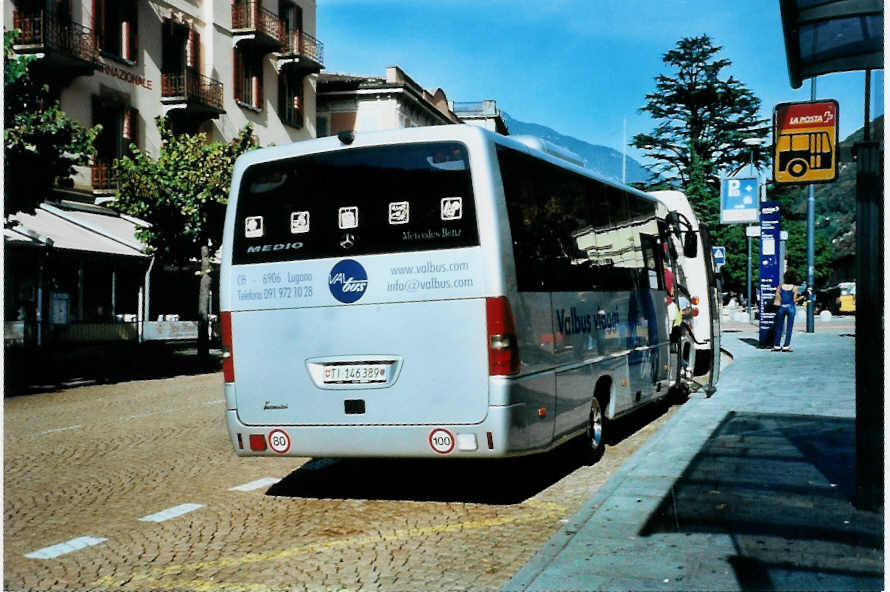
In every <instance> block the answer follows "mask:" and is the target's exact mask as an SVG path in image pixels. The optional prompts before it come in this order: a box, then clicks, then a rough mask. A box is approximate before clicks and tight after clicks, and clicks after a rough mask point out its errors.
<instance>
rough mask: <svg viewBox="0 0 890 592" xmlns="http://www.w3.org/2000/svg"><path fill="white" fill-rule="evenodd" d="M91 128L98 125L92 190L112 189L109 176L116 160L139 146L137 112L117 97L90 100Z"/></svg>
mask: <svg viewBox="0 0 890 592" xmlns="http://www.w3.org/2000/svg"><path fill="white" fill-rule="evenodd" d="M93 125H101V126H102V131H101V132H99V136H98V137H97V138H96V143H95V147H96V157H95V161H94V164H93V189H108V188H110V187H113V186H114V178H113V176H112V174H111V169H112V165H113V164H114V161H115V159H118V158H120V157H121V156H124V155H126V154H129V153H130V152H131V146H132V145H136V146H138V145H139V111H137V110H136V109H134V108H133V107H131V106H129V105H128V104H127V103H126V100H125V99H124V98H122V97H119V96H116V95H115V96H94V97H93Z"/></svg>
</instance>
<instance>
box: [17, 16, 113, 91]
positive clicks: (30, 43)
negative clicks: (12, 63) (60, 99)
mask: <svg viewBox="0 0 890 592" xmlns="http://www.w3.org/2000/svg"><path fill="white" fill-rule="evenodd" d="M13 27H15V28H16V29H18V30H19V31H21V33H20V34H19V36H18V38H17V39H16V43H15V45H14V46H13V50H14V51H15V52H16V53H18V54H31V55H39V56H40V57H41V58H42V59H40V60H38V61H37V62H36V63H35V64H34V65H33V66H32V68H33V69H34V70H35V72H36V73H37V74H38V76H40V77H42V78H51V79H52V80H53V81H56V82H59V81H61V82H63V83H65V86H67V84H68V83H70V82H71V80H73V79H74V78H76V77H77V76H84V75H89V74H92V73H93V72H94V71H95V70H96V68H98V63H99V44H98V40H97V38H96V35H95V34H94V33H93V30H92V29H89V28H87V27H84V26H83V25H81V24H78V23H74V22H70V21H60V20H56V19H54V18H51V17H50V16H49V15H47V14H46V13H44V12H42V11H41V12H40V13H38V14H31V15H27V14H19V13H18V11H16V13H15V15H14V17H13Z"/></svg>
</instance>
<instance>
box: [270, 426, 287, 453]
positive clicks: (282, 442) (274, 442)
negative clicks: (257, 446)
mask: <svg viewBox="0 0 890 592" xmlns="http://www.w3.org/2000/svg"><path fill="white" fill-rule="evenodd" d="M269 448H271V449H272V450H274V451H275V452H277V453H278V454H284V453H285V452H287V451H288V450H290V436H288V435H287V432H285V431H284V430H272V431H271V432H269Z"/></svg>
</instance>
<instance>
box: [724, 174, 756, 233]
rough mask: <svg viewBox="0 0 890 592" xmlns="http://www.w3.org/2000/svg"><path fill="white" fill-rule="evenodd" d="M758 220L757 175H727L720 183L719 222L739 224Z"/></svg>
mask: <svg viewBox="0 0 890 592" xmlns="http://www.w3.org/2000/svg"><path fill="white" fill-rule="evenodd" d="M758 220H760V191H759V183H758V180H757V177H727V178H724V179H721V183H720V223H721V224H740V223H748V222H757V221H758Z"/></svg>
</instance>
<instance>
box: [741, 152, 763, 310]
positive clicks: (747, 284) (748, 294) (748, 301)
mask: <svg viewBox="0 0 890 592" xmlns="http://www.w3.org/2000/svg"><path fill="white" fill-rule="evenodd" d="M763 143H764V140H763V138H745V139H744V140H742V144H744V145H745V146H748V148H750V149H751V174H752V175H757V177H758V181H759V179H760V175H759V174H757V171H756V169H755V167H754V151H755V150H757V147H758V146H760V145H762V144H763ZM759 185H760V184H759V183H758V186H759ZM758 199H760V196H758ZM748 228H750V226H748ZM748 228H746V229H745V236H746V237H747V239H748V272H747V275H746V284H745V285H746V290H747V304H748V322H749V323H753V322H754V317H753V316H752V315H753V312H752V310H751V232H750V231H749V230H748Z"/></svg>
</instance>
